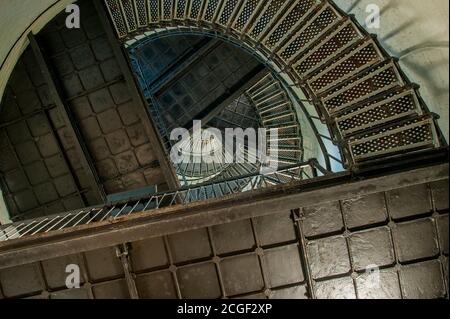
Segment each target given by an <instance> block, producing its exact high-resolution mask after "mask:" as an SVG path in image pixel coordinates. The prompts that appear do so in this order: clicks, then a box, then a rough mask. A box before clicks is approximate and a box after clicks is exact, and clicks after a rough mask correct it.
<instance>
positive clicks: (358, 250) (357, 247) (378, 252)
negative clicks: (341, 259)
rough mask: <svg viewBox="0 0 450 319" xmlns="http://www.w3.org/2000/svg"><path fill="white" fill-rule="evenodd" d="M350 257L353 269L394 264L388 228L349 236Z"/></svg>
mask: <svg viewBox="0 0 450 319" xmlns="http://www.w3.org/2000/svg"><path fill="white" fill-rule="evenodd" d="M350 255H351V259H352V263H353V267H354V268H355V269H356V270H364V269H366V268H367V267H369V266H370V267H372V266H373V265H376V266H378V267H382V266H386V265H391V264H393V263H395V255H394V249H393V247H392V239H391V234H390V230H389V228H388V227H381V228H375V229H371V230H367V231H362V232H358V233H354V234H352V235H351V236H350Z"/></svg>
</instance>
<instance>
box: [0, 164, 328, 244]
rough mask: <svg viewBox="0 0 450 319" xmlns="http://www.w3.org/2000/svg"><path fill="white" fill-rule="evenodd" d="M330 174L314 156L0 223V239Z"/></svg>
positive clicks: (115, 217)
mask: <svg viewBox="0 0 450 319" xmlns="http://www.w3.org/2000/svg"><path fill="white" fill-rule="evenodd" d="M327 174H330V172H329V171H327V170H326V169H324V168H323V167H321V166H320V165H319V164H318V162H317V161H316V160H311V161H309V162H307V163H300V164H296V165H293V166H289V167H284V168H282V169H279V170H277V171H273V172H266V173H265V174H264V173H261V172H258V173H254V174H248V175H242V176H240V177H238V178H234V179H227V180H221V181H216V182H211V183H206V184H201V185H196V186H193V187H184V188H180V189H178V190H173V191H167V192H161V193H155V194H148V195H146V196H143V197H140V198H129V199H128V200H125V201H119V202H115V203H110V204H108V205H104V206H96V207H89V208H82V209H78V210H74V211H71V212H64V213H61V214H56V215H52V216H45V217H41V218H36V219H32V220H27V221H21V222H15V223H12V224H8V225H3V226H0V242H1V241H8V240H12V239H18V238H23V237H25V236H33V235H38V234H45V233H50V232H54V231H61V230H63V229H68V228H76V227H77V226H81V225H88V224H92V223H99V222H103V221H106V220H109V221H113V220H117V219H119V218H121V217H124V216H128V215H131V214H139V213H142V212H144V211H149V210H156V209H160V208H163V207H169V206H173V205H184V204H188V203H192V202H196V201H207V200H213V199H219V198H224V197H226V196H230V195H233V194H237V193H242V192H247V191H253V190H257V189H262V188H266V187H272V186H276V185H281V184H289V183H295V182H298V181H302V180H305V179H310V178H314V177H317V176H322V175H327Z"/></svg>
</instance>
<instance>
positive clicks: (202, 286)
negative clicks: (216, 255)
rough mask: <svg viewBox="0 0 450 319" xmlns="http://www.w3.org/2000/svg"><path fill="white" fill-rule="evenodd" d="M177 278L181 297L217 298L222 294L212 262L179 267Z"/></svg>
mask: <svg viewBox="0 0 450 319" xmlns="http://www.w3.org/2000/svg"><path fill="white" fill-rule="evenodd" d="M178 278H179V281H180V289H181V295H182V296H183V298H186V299H217V298H220V297H221V295H222V293H221V291H220V285H219V280H218V276H217V272H216V266H215V265H214V264H213V263H202V264H196V265H190V266H186V267H181V268H179V270H178Z"/></svg>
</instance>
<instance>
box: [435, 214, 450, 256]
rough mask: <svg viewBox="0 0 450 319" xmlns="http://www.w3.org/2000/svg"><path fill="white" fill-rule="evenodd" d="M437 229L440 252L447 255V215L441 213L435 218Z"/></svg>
mask: <svg viewBox="0 0 450 319" xmlns="http://www.w3.org/2000/svg"><path fill="white" fill-rule="evenodd" d="M437 225H438V231H439V242H440V246H441V250H442V252H443V253H444V254H445V255H447V256H448V241H449V239H448V227H449V226H448V215H442V216H439V217H438V218H437Z"/></svg>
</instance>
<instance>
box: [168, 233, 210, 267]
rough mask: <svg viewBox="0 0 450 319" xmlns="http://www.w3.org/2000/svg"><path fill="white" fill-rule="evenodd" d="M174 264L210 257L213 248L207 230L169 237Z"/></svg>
mask: <svg viewBox="0 0 450 319" xmlns="http://www.w3.org/2000/svg"><path fill="white" fill-rule="evenodd" d="M168 241H169V247H170V251H171V252H172V257H173V260H174V262H176V263H178V262H183V261H188V260H195V259H199V258H205V257H210V256H211V254H212V252H211V247H210V245H209V238H208V233H207V231H206V229H198V230H192V231H188V232H184V233H178V234H173V235H170V236H168Z"/></svg>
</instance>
